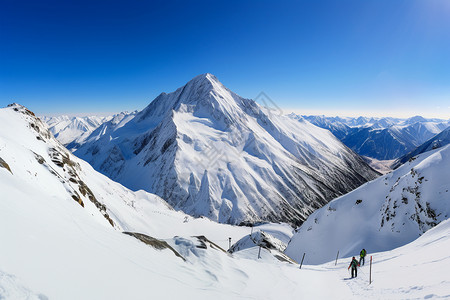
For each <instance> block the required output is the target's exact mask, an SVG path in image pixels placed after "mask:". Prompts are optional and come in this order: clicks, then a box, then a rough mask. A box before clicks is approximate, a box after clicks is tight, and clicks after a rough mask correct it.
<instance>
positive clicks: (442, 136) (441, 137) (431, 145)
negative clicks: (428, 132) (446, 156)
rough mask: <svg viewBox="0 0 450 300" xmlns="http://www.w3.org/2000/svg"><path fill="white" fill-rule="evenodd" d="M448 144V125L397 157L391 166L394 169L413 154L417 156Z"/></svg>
mask: <svg viewBox="0 0 450 300" xmlns="http://www.w3.org/2000/svg"><path fill="white" fill-rule="evenodd" d="M448 144H450V127H448V128H447V129H445V130H444V131H442V132H441V133H439V134H437V135H436V136H434V137H433V138H431V139H429V140H428V141H426V142H425V143H423V144H422V145H420V146H419V147H417V148H416V149H414V150H413V151H411V152H410V153H408V154H406V155H404V156H402V157H400V158H399V159H397V160H396V161H395V162H394V164H393V165H392V167H393V168H394V169H396V168H398V167H400V166H401V165H402V164H404V163H406V162H407V161H408V160H410V159H414V157H415V156H417V155H419V154H421V153H424V152H427V151H431V150H434V149H438V148H441V147H444V146H446V145H448Z"/></svg>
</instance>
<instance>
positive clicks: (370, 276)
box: [369, 256, 372, 284]
mask: <svg viewBox="0 0 450 300" xmlns="http://www.w3.org/2000/svg"><path fill="white" fill-rule="evenodd" d="M371 283H372V256H370V273H369V284H371Z"/></svg>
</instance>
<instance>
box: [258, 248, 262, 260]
mask: <svg viewBox="0 0 450 300" xmlns="http://www.w3.org/2000/svg"><path fill="white" fill-rule="evenodd" d="M260 258H261V246H259V251H258V259H260Z"/></svg>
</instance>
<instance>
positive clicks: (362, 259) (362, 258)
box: [359, 248, 367, 266]
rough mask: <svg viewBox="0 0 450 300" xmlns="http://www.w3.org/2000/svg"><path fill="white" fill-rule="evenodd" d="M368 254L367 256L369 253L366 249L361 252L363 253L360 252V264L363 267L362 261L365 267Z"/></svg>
mask: <svg viewBox="0 0 450 300" xmlns="http://www.w3.org/2000/svg"><path fill="white" fill-rule="evenodd" d="M366 254H367V251H366V249H364V248H363V249H362V250H361V252H359V256H360V259H359V264H360V265H361V261H362V266H364V263H365V257H366Z"/></svg>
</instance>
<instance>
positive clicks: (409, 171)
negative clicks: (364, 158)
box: [286, 145, 450, 264]
mask: <svg viewBox="0 0 450 300" xmlns="http://www.w3.org/2000/svg"><path fill="white" fill-rule="evenodd" d="M449 178H450V145H447V146H445V147H443V148H440V149H437V150H433V151H430V152H426V153H424V154H421V155H419V156H418V157H417V158H416V159H414V160H411V161H410V162H407V163H406V164H404V165H403V166H401V167H400V168H398V169H397V170H395V171H393V172H391V173H389V174H386V175H384V176H382V177H380V178H378V179H376V180H374V181H371V182H369V183H366V184H364V185H363V186H361V187H360V188H358V189H356V190H354V191H352V192H350V193H348V194H346V195H344V196H342V197H340V198H337V199H335V200H333V201H331V202H330V203H329V204H327V205H326V206H324V207H323V208H321V209H319V210H317V211H316V212H314V213H313V214H312V215H310V216H309V218H308V220H307V221H306V222H305V223H303V224H302V226H301V227H300V228H299V229H298V232H297V233H296V234H295V235H294V237H293V238H292V240H291V242H290V243H289V245H288V247H287V249H286V254H288V255H289V256H291V257H293V258H294V259H299V257H300V255H301V254H303V253H304V252H306V253H307V255H308V258H309V259H308V261H309V263H314V264H319V263H324V262H326V261H330V260H332V259H334V258H335V256H336V252H337V251H338V250H339V251H340V254H341V255H342V256H350V255H352V254H356V253H359V251H360V250H361V249H362V248H365V249H366V250H367V251H369V252H375V251H385V250H390V249H393V248H396V247H399V246H402V245H405V244H407V243H409V242H411V241H413V240H415V239H416V238H417V237H419V236H420V235H421V234H423V233H424V232H425V231H427V230H428V229H430V228H432V227H433V226H435V225H436V224H438V223H439V222H441V221H443V220H446V219H448V218H449V216H450V181H449Z"/></svg>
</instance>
